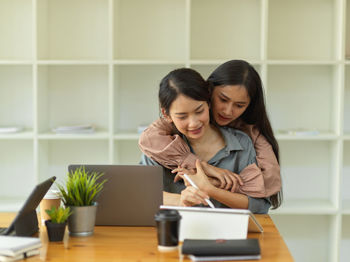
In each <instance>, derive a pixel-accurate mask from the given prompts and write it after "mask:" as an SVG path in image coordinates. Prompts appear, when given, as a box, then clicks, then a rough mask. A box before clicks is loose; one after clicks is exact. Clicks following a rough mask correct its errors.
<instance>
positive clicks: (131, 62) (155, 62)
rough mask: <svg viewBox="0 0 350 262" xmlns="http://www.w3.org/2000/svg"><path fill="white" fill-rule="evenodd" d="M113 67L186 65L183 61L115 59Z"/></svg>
mask: <svg viewBox="0 0 350 262" xmlns="http://www.w3.org/2000/svg"><path fill="white" fill-rule="evenodd" d="M113 64H115V65H182V66H184V65H185V64H186V61H185V60H142V59H141V60H132V59H116V60H113Z"/></svg>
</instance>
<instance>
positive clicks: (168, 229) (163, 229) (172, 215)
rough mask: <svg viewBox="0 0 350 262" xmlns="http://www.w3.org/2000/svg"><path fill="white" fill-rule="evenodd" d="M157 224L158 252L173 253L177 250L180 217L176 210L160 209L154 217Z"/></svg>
mask: <svg viewBox="0 0 350 262" xmlns="http://www.w3.org/2000/svg"><path fill="white" fill-rule="evenodd" d="M154 219H155V220H156V222H157V233H158V250H159V251H173V250H176V249H177V248H178V244H179V228H180V219H181V216H180V214H179V212H178V211H177V210H171V209H161V210H159V211H158V213H157V214H156V215H155V216H154Z"/></svg>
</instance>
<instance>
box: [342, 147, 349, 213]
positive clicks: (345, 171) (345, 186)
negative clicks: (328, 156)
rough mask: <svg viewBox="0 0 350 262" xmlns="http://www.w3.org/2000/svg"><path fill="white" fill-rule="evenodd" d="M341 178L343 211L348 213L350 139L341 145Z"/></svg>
mask: <svg viewBox="0 0 350 262" xmlns="http://www.w3.org/2000/svg"><path fill="white" fill-rule="evenodd" d="M342 173H343V179H342V185H341V187H342V199H343V212H348V213H349V214H350V192H349V187H350V141H345V142H344V147H343V172H342Z"/></svg>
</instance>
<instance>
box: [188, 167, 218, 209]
mask: <svg viewBox="0 0 350 262" xmlns="http://www.w3.org/2000/svg"><path fill="white" fill-rule="evenodd" d="M184 178H186V180H187V181H188V182H189V183H190V184H191V186H193V187H194V188H196V189H199V188H198V186H197V185H196V184H195V183H194V182H193V181H192V179H191V178H190V177H189V176H188V175H187V174H184ZM205 202H207V203H208V205H209V206H210V207H211V208H215V206H214V204H213V203H212V202H211V201H210V200H209V199H205Z"/></svg>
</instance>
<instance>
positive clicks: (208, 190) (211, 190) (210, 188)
mask: <svg viewBox="0 0 350 262" xmlns="http://www.w3.org/2000/svg"><path fill="white" fill-rule="evenodd" d="M216 189H217V187H215V186H214V185H212V184H211V183H208V184H207V185H205V186H204V187H203V189H202V191H204V192H205V193H206V194H207V195H208V196H209V197H211V196H212V195H213V193H214V191H215V190H216Z"/></svg>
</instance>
